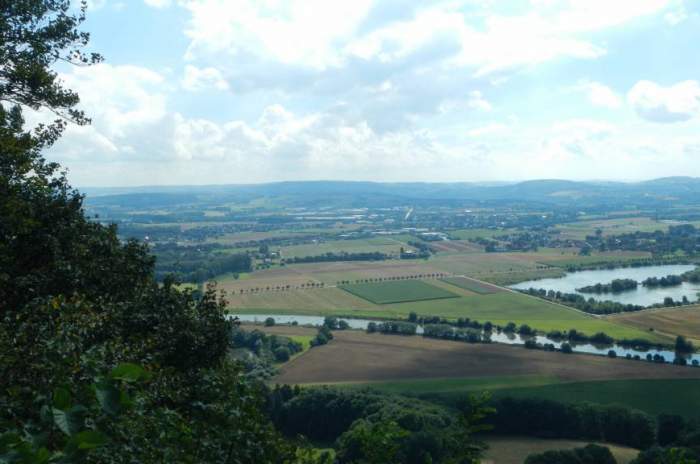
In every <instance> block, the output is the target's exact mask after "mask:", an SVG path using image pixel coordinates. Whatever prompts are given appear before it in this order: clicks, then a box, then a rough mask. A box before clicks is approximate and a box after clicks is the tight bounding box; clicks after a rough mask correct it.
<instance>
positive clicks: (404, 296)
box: [340, 280, 458, 305]
mask: <svg viewBox="0 0 700 464" xmlns="http://www.w3.org/2000/svg"><path fill="white" fill-rule="evenodd" d="M340 288H342V289H343V290H345V291H346V292H348V293H351V294H353V295H355V296H359V297H360V298H364V299H365V300H367V301H370V302H372V303H374V304H378V305H386V304H390V303H406V302H414V301H422V300H438V299H443V298H457V297H458V295H455V294H454V293H452V292H449V291H447V290H445V289H442V288H439V287H436V286H434V285H430V284H428V283H426V282H423V281H422V280H400V281H395V282H378V283H370V284H353V285H343V286H342V287H340Z"/></svg>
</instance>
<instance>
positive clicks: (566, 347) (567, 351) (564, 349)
mask: <svg viewBox="0 0 700 464" xmlns="http://www.w3.org/2000/svg"><path fill="white" fill-rule="evenodd" d="M560 349H561V352H562V353H565V354H571V353H573V352H574V350H573V348H571V345H570V344H569V343H566V342H565V343H562V344H561V348H560Z"/></svg>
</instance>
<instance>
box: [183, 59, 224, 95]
mask: <svg viewBox="0 0 700 464" xmlns="http://www.w3.org/2000/svg"><path fill="white" fill-rule="evenodd" d="M182 87H183V88H184V89H185V90H189V91H190V92H200V91H202V90H207V89H216V90H228V88H229V85H228V82H226V80H225V79H224V76H223V75H222V74H221V71H219V70H218V69H216V68H213V67H207V68H201V69H200V68H197V67H196V66H192V65H189V64H188V65H187V66H185V75H184V77H183V78H182Z"/></svg>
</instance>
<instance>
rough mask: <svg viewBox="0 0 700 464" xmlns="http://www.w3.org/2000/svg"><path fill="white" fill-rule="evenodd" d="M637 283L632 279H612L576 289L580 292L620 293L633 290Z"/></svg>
mask: <svg viewBox="0 0 700 464" xmlns="http://www.w3.org/2000/svg"><path fill="white" fill-rule="evenodd" d="M637 285H639V284H638V283H637V281H636V280H634V279H614V280H613V281H612V282H610V283H607V284H601V283H597V284H595V285H587V286H585V287H581V288H577V289H576V291H577V292H581V293H620V292H624V291H626V290H634V289H635V288H637Z"/></svg>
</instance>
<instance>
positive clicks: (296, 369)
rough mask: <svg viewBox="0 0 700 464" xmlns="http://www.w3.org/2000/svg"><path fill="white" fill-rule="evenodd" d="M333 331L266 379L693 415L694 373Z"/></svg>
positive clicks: (698, 372) (698, 379)
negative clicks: (329, 338)
mask: <svg viewBox="0 0 700 464" xmlns="http://www.w3.org/2000/svg"><path fill="white" fill-rule="evenodd" d="M278 330H281V332H280V333H285V332H284V330H283V329H278ZM335 334H336V336H335V339H334V340H333V341H332V342H331V343H330V344H328V345H326V346H323V347H318V348H314V349H312V350H310V351H308V352H306V353H305V354H304V355H303V356H300V357H298V358H296V359H295V360H293V361H291V362H289V363H288V364H286V365H284V366H283V367H282V369H281V371H280V374H279V375H278V376H277V377H276V378H275V379H273V381H274V382H278V383H292V384H296V383H298V384H308V385H316V384H333V385H340V386H343V387H344V388H364V387H366V386H370V387H371V388H373V389H376V390H379V391H384V392H388V393H401V394H409V395H417V396H419V397H422V398H431V399H434V400H438V401H443V402H448V403H452V402H453V401H456V400H457V399H459V398H461V397H463V396H464V394H466V393H469V392H478V391H484V390H489V391H491V392H492V393H493V394H494V396H495V397H496V398H499V397H536V398H542V399H550V400H556V401H562V402H592V403H598V404H620V405H625V406H628V407H632V408H635V409H640V410H643V411H646V412H649V413H651V414H658V413H661V412H667V413H674V414H680V415H683V416H686V417H697V416H698V411H700V396H698V395H697V393H696V392H697V389H698V388H700V369H697V368H690V367H680V366H673V365H658V364H651V363H648V362H645V361H630V360H626V359H609V358H607V357H601V356H591V355H583V354H581V355H576V354H574V355H565V354H561V353H548V352H543V351H533V350H526V349H523V348H522V347H515V346H503V345H493V344H492V345H466V344H463V343H458V342H451V341H442V340H433V339H424V338H422V337H402V336H388V335H379V334H372V335H369V334H365V333H360V332H354V331H350V332H336V333H335ZM661 392H663V394H661Z"/></svg>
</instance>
